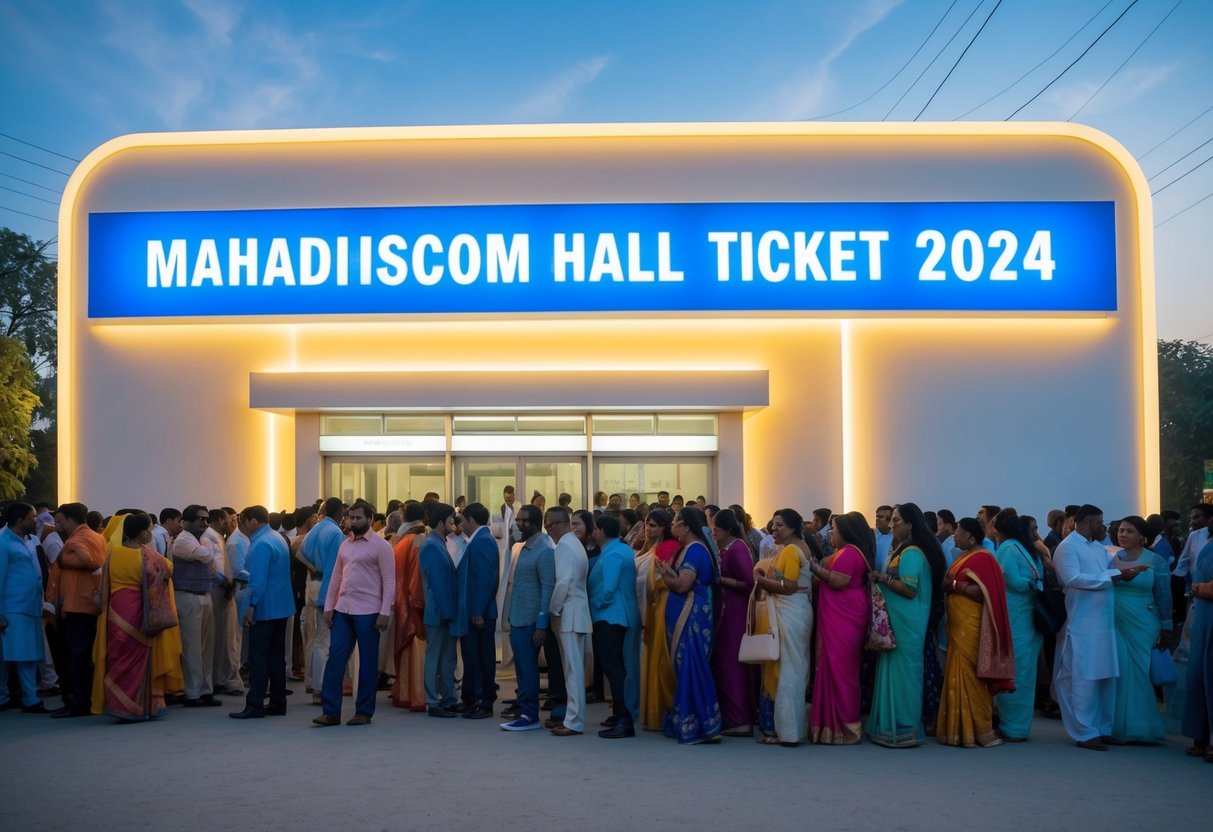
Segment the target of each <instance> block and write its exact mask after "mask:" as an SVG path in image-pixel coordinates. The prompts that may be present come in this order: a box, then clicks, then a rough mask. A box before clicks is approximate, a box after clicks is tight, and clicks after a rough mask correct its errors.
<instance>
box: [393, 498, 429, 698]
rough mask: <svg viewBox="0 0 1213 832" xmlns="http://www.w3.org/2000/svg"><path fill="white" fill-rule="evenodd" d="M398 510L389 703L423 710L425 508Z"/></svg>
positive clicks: (414, 506)
mask: <svg viewBox="0 0 1213 832" xmlns="http://www.w3.org/2000/svg"><path fill="white" fill-rule="evenodd" d="M401 511H402V512H403V513H404V525H403V526H402V527H401V529H400V533H399V535H398V536H397V538H396V545H395V547H394V548H393V553H394V554H395V557H396V597H395V599H394V600H393V602H392V618H393V626H394V628H395V629H394V633H393V634H394V636H395V638H394V657H393V658H394V661H395V666H396V680H395V681H394V682H393V683H392V692H391V696H392V704H393V705H395V706H396V707H397V708H408V709H409V710H410V711H424V710H425V627H424V626H422V619H421V616H422V612H423V610H424V608H425V596H424V595H423V594H422V591H421V569H420V568H419V566H420V561H419V560H418V555H419V554H420V552H421V543H422V541H423V540H425V534H426V528H425V510H424V509H423V508H422V507H421V504H420V503H408V504H406V505H405V506H404V507H403V508H402V509H401Z"/></svg>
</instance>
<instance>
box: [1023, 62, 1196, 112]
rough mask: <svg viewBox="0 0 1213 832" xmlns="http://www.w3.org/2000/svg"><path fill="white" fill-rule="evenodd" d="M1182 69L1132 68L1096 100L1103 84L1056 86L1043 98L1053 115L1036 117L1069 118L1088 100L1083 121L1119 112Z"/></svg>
mask: <svg viewBox="0 0 1213 832" xmlns="http://www.w3.org/2000/svg"><path fill="white" fill-rule="evenodd" d="M1179 67H1180V63H1179V62H1178V61H1173V62H1171V63H1165V64H1152V65H1146V66H1139V67H1132V68H1130V69H1127V70H1125V71H1124V72H1121V73H1119V74H1117V76H1116V77H1115V78H1113V79H1112V80H1111V81H1110V82H1108V84H1107V86H1105V87H1104V88H1103V91H1101V92H1100V93H1099V94H1098V95H1096V96H1095V97H1094V98H1091V96H1092V95H1094V94H1095V91H1096V90H1098V89H1099V85H1100V84H1102V83H1103V81H1099V82H1096V81H1089V80H1082V81H1072V82H1070V83H1061V84H1057V85H1055V86H1053V87H1051V88H1050V89H1049V91H1048V92H1046V93H1045V94H1044V96H1042V99H1043V101H1044V103H1045V104H1046V105H1048V106H1049V107H1050V108H1052V112H1051V113H1044V114H1043V115H1041V116H1037V117H1042V118H1058V117H1060V118H1069V117H1070V116H1071V115H1073V114H1074V113H1075V112H1076V111H1077V110H1078V108H1079V107H1082V106H1083V104H1084V103H1086V102H1087V100H1088V99H1090V103H1089V104H1087V105H1086V107H1083V110H1082V117H1083V118H1089V117H1091V116H1095V115H1098V114H1100V113H1104V112H1108V111H1110V110H1114V109H1120V108H1122V107H1124V106H1125V105H1126V104H1130V103H1132V102H1133V101H1135V100H1137V99H1139V98H1141V97H1142V96H1144V95H1145V94H1146V93H1148V92H1150V91H1151V90H1153V89H1155V88H1156V87H1158V86H1160V85H1161V84H1163V83H1164V82H1166V81H1167V79H1169V78H1170V77H1171V76H1172V75H1174V74H1175V72H1176V71H1177V70H1178V69H1179Z"/></svg>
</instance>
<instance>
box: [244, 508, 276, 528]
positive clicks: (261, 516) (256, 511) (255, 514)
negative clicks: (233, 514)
mask: <svg viewBox="0 0 1213 832" xmlns="http://www.w3.org/2000/svg"><path fill="white" fill-rule="evenodd" d="M240 519H241V520H244V521H245V522H247V521H249V520H256V521H257V522H258V523H260V524H262V525H266V524H267V523H269V522H270V512H269V509H267V508H266V507H265V506H249V507H248V508H246V509H245V510H244V511H242V512H240Z"/></svg>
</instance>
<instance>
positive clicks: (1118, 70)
mask: <svg viewBox="0 0 1213 832" xmlns="http://www.w3.org/2000/svg"><path fill="white" fill-rule="evenodd" d="M1183 2H1184V0H1177V2H1176V3H1175V5H1174V6H1172V7H1171V11H1169V12H1167V13H1166V14H1165V15H1163V18H1162V20H1160V21H1158V25H1157V26H1155V27H1154V28H1153V29H1151V30H1150V34H1148V35H1146V36H1145V37H1144V38H1142V40H1141V43H1139V44H1137V48H1136V49H1134V50H1133V51H1132V52H1130V53H1129V57H1127V58H1125V59H1124V60H1123V61H1121V62H1120V66H1118V67H1116V69H1115V71H1113V73H1112V74H1111V75H1109V76H1108V79H1107V80H1106V81H1104V82H1103V83H1102V84H1100V85H1099V89H1097V90H1096V91H1095V92H1093V93H1091V94H1090V95H1089V96H1087V100H1086V101H1084V102H1082V106H1081V107H1079V108H1078V109H1077V110H1075V111H1074V113H1073V114H1072V115H1071V116H1070V117H1069V118H1068V119H1066V121H1073V120H1074V117H1075V116H1077V115H1078V114H1079V113H1081V112H1082V111H1083V110H1085V109H1086V108H1087V105H1088V104H1090V103H1091V101H1093V100H1094V99H1095V96H1097V95H1099V94H1100V93H1101V92H1103V88H1104V87H1106V86H1107V85H1108V84H1109V83H1110V82H1111V81H1112V79H1113V78H1115V77H1116V75H1117V73H1119V72H1120V71H1121V70H1122V69H1124V68H1125V64H1127V63H1128V62H1129V61H1131V60H1133V56H1134V55H1136V54H1137V53H1138V52H1140V51H1141V48H1142V47H1143V46H1145V45H1146V41H1148V40H1149V39H1150V38H1152V37H1153V36H1154V33H1155V32H1157V31H1158V30H1159V28H1160V27H1161V26H1162V24H1164V23H1166V22H1167V18H1168V17H1170V16H1171V15H1172V14H1174V13H1175V10H1176V9H1178V8H1179V7H1180V6H1181V5H1183Z"/></svg>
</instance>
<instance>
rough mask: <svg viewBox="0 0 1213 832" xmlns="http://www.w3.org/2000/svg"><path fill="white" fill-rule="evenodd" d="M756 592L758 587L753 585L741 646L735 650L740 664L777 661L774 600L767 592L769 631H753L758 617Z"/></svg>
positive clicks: (777, 642) (777, 647)
mask: <svg viewBox="0 0 1213 832" xmlns="http://www.w3.org/2000/svg"><path fill="white" fill-rule="evenodd" d="M757 594H758V587H754V589H753V590H752V591H751V592H750V604H749V610H748V611H747V614H746V622H745V635H743V636H742V637H741V647H739V648H738V650H737V661H739V662H741V663H742V664H765V663H766V662H777V661H779V613H778V612H777V611H776V610H775V600H774V599H773V598H771V594H770V593H767V597H766V605H767V620H768V621H769V622H770V628H771V632H769V633H755V632H754V626H755V624H756V623H757V618H758V616H757V612H758V610H757V606H756V604H757V601H756V599H755V596H756V595H757Z"/></svg>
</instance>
